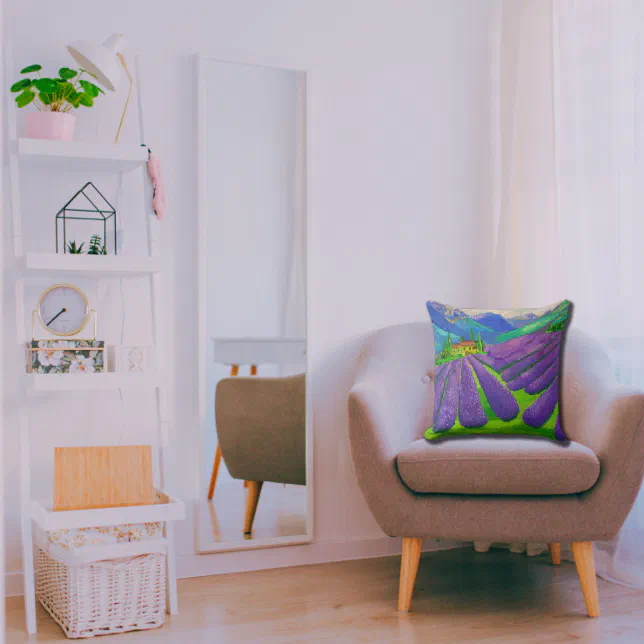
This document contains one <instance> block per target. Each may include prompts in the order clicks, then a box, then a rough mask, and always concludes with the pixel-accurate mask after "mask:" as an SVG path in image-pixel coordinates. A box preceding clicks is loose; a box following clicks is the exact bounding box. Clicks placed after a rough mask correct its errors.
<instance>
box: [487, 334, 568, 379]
mask: <svg viewBox="0 0 644 644" xmlns="http://www.w3.org/2000/svg"><path fill="white" fill-rule="evenodd" d="M555 341H559V342H560V341H561V332H560V331H556V332H553V333H545V332H537V333H534V334H533V335H528V336H521V337H518V338H513V339H512V340H506V341H505V342H501V343H500V344H497V345H488V346H487V347H486V351H487V353H488V354H489V355H490V356H492V357H493V358H494V359H495V360H497V361H499V362H501V363H503V364H502V365H501V368H503V367H506V366H508V365H511V364H512V363H513V362H516V361H517V360H520V359H522V358H523V357H525V356H526V353H534V352H535V351H539V350H540V349H542V348H543V347H545V346H547V345H549V344H553V343H554V342H555ZM497 371H498V369H497Z"/></svg>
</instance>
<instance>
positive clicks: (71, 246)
mask: <svg viewBox="0 0 644 644" xmlns="http://www.w3.org/2000/svg"><path fill="white" fill-rule="evenodd" d="M83 246H85V242H83V243H82V244H81V245H80V246H76V242H75V241H69V242H67V246H66V250H67V252H68V253H69V254H70V255H82V254H83Z"/></svg>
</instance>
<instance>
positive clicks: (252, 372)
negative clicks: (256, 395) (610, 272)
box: [244, 364, 257, 488]
mask: <svg viewBox="0 0 644 644" xmlns="http://www.w3.org/2000/svg"><path fill="white" fill-rule="evenodd" d="M250 375H251V376H256V375H257V365H256V364H252V365H250ZM244 487H245V488H247V487H248V481H244Z"/></svg>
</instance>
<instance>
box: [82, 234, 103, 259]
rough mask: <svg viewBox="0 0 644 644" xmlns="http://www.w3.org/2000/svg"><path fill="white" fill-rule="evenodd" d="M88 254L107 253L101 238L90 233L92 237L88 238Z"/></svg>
mask: <svg viewBox="0 0 644 644" xmlns="http://www.w3.org/2000/svg"><path fill="white" fill-rule="evenodd" d="M87 254H88V255H107V249H106V248H105V244H104V243H103V240H102V239H101V238H100V237H99V236H98V235H92V238H91V239H90V240H89V250H88V251H87Z"/></svg>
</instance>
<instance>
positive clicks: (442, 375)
mask: <svg viewBox="0 0 644 644" xmlns="http://www.w3.org/2000/svg"><path fill="white" fill-rule="evenodd" d="M453 366H454V363H453V362H446V363H445V364H443V365H441V366H440V367H439V368H438V370H437V371H436V380H435V381H434V423H436V418H437V417H438V412H439V410H440V407H441V404H442V402H443V396H444V393H445V380H446V379H447V376H448V375H449V372H450V371H451V370H452V367H453Z"/></svg>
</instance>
